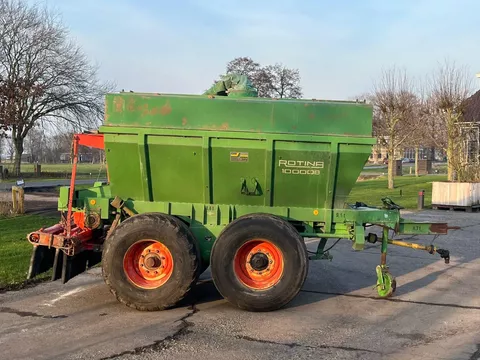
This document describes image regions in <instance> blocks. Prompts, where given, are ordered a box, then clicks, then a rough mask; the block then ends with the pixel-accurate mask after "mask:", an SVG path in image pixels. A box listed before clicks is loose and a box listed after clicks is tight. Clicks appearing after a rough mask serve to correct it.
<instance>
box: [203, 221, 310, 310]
mask: <svg viewBox="0 0 480 360" xmlns="http://www.w3.org/2000/svg"><path fill="white" fill-rule="evenodd" d="M254 238H264V239H266V240H268V241H270V242H272V243H273V244H274V245H276V246H277V247H278V248H279V249H280V250H281V252H282V253H283V257H284V271H283V274H282V277H281V278H280V281H279V282H278V283H277V284H276V285H275V286H273V287H271V288H269V289H266V290H254V289H251V288H249V287H247V286H245V285H244V284H243V283H242V282H241V281H240V280H239V279H238V277H237V276H236V275H235V271H234V257H235V253H236V251H237V250H238V249H239V248H240V247H241V246H242V245H243V244H244V243H246V242H247V241H249V240H251V239H254ZM210 264H211V270H212V278H213V282H214V284H215V286H216V287H217V290H218V292H219V293H220V294H221V295H222V296H223V297H224V298H225V299H226V300H228V301H229V302H230V303H231V304H233V305H235V306H237V307H238V308H240V309H243V310H248V311H273V310H278V309H280V308H282V307H283V306H285V305H287V304H288V303H289V302H290V301H291V300H292V299H293V298H294V297H295V296H296V295H297V294H298V292H299V291H300V289H301V288H302V286H303V284H304V282H305V279H306V277H307V274H308V254H307V248H306V246H305V242H304V240H303V238H302V236H300V234H299V233H298V231H297V230H296V229H295V228H294V227H293V226H292V225H291V224H290V223H289V222H287V221H285V220H283V219H281V218H279V217H276V216H273V215H270V214H251V215H246V216H242V217H240V218H238V219H236V220H235V221H233V222H232V223H230V224H229V225H228V226H227V227H226V228H225V229H224V230H223V232H222V233H221V234H220V236H219V237H218V238H217V240H216V241H215V243H214V244H213V247H212V253H211V260H210Z"/></svg>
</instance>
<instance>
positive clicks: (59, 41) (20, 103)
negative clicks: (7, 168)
mask: <svg viewBox="0 0 480 360" xmlns="http://www.w3.org/2000/svg"><path fill="white" fill-rule="evenodd" d="M96 70H97V69H96V67H94V66H92V65H91V64H90V63H89V61H88V59H87V57H86V56H85V54H83V53H82V51H81V49H80V47H79V46H77V45H76V44H75V43H74V42H73V41H72V40H70V39H69V37H68V32H67V28H66V27H64V26H63V25H62V24H61V23H60V22H59V21H58V20H57V18H56V15H55V14H53V13H52V12H50V11H49V10H48V9H47V8H40V7H39V6H38V5H28V3H27V2H26V1H24V0H0V126H2V127H3V128H8V129H10V130H11V134H12V135H11V136H12V140H13V143H14V147H15V168H14V172H15V174H17V175H18V174H19V173H20V162H21V156H22V154H23V150H24V139H25V137H26V136H27V135H28V133H29V132H30V130H31V129H32V128H33V127H34V126H35V124H37V123H39V122H41V123H49V124H54V125H55V124H57V123H58V122H62V121H66V122H70V123H74V124H76V125H77V127H78V128H85V127H93V126H96V125H97V124H98V122H99V120H100V119H101V118H102V116H103V95H104V94H105V93H106V92H107V91H108V90H109V89H110V85H107V84H101V83H99V81H98V80H97V78H96Z"/></svg>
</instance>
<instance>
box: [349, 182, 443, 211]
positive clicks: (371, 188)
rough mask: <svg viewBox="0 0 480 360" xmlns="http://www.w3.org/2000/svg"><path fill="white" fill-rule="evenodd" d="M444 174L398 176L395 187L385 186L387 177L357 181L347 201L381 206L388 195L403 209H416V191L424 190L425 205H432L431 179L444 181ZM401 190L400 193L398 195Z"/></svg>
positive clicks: (427, 206)
mask: <svg viewBox="0 0 480 360" xmlns="http://www.w3.org/2000/svg"><path fill="white" fill-rule="evenodd" d="M446 180H447V176H446V175H425V176H419V177H415V176H400V177H396V178H395V189H393V190H389V189H388V188H387V177H382V178H379V179H375V180H367V181H360V182H357V184H356V185H355V187H354V188H353V190H352V192H351V193H350V196H349V198H348V201H349V203H355V201H362V202H364V203H366V204H368V205H372V206H381V205H382V200H381V199H382V198H383V197H386V196H388V197H390V198H391V199H392V200H393V201H394V202H395V203H397V204H398V205H401V206H403V207H404V208H405V209H416V208H417V199H418V192H419V191H420V190H425V207H426V208H429V207H431V205H432V181H446ZM400 191H401V195H400Z"/></svg>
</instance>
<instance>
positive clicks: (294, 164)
mask: <svg viewBox="0 0 480 360" xmlns="http://www.w3.org/2000/svg"><path fill="white" fill-rule="evenodd" d="M278 166H279V167H281V168H282V174H287V175H320V169H323V167H324V162H323V161H306V160H278Z"/></svg>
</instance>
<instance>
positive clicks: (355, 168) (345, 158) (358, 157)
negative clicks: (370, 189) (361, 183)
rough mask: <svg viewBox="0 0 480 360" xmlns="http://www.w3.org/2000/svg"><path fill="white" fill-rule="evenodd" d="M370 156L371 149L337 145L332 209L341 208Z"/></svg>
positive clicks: (351, 145)
mask: <svg viewBox="0 0 480 360" xmlns="http://www.w3.org/2000/svg"><path fill="white" fill-rule="evenodd" d="M370 154H371V148H370V147H368V146H364V145H357V144H339V147H338V164H337V166H336V172H337V173H336V183H335V190H334V192H335V196H334V203H333V207H334V208H341V207H343V206H344V203H345V201H346V200H347V198H348V195H349V194H350V191H351V190H352V188H353V186H354V185H355V183H356V181H357V179H358V176H359V175H360V173H361V172H362V169H363V167H364V166H365V163H366V162H367V161H368V157H369V156H370Z"/></svg>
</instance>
